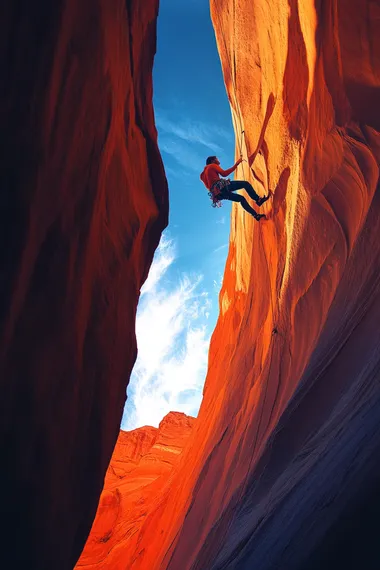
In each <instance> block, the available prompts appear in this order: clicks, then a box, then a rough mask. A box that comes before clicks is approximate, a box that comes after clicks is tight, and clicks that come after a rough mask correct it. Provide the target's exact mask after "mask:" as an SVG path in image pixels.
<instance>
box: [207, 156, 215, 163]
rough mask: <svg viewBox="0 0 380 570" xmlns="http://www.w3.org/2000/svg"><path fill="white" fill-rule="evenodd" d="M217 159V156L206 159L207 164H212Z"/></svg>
mask: <svg viewBox="0 0 380 570" xmlns="http://www.w3.org/2000/svg"><path fill="white" fill-rule="evenodd" d="M215 159H216V156H209V157H208V158H207V159H206V164H212V163H213V162H214V160H215Z"/></svg>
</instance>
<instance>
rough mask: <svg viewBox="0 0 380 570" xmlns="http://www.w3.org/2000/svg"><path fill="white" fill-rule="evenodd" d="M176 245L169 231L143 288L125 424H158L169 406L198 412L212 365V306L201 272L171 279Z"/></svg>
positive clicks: (137, 425) (127, 428)
mask: <svg viewBox="0 0 380 570" xmlns="http://www.w3.org/2000/svg"><path fill="white" fill-rule="evenodd" d="M174 261H175V244H174V243H173V241H171V240H168V239H167V238H166V237H165V236H164V237H163V238H162V239H161V242H160V245H159V247H158V249H157V252H156V255H155V258H154V261H153V264H152V267H151V270H150V273H149V276H148V279H147V281H146V283H145V285H144V287H143V288H142V291H141V298H140V303H139V308H138V312H137V321H136V335H137V344H138V358H137V361H136V364H135V367H134V369H133V372H132V376H131V381H130V384H129V387H128V400H127V404H126V406H125V410H124V417H123V421H122V428H123V429H126V430H130V429H135V428H136V427H139V426H143V425H153V426H158V424H159V422H160V421H161V420H162V418H163V417H164V416H165V415H166V414H167V413H168V412H169V411H181V412H184V413H186V414H189V415H196V414H197V412H198V408H199V405H200V402H201V399H202V390H203V384H204V379H205V374H206V369H207V355H208V347H209V341H210V339H209V336H208V333H207V330H206V323H207V318H208V315H209V309H210V304H211V302H210V300H209V297H208V294H207V293H206V292H205V291H202V290H201V288H200V284H201V281H202V277H201V276H199V275H198V276H189V275H183V276H182V277H181V278H180V279H179V280H178V282H175V283H173V282H171V281H170V280H169V279H168V278H167V271H168V269H169V268H170V267H171V266H172V264H173V263H174Z"/></svg>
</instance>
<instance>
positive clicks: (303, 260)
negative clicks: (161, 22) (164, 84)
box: [120, 0, 380, 570]
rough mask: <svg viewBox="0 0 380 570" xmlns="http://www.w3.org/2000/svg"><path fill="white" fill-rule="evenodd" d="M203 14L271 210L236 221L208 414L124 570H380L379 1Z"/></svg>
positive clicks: (225, 1) (292, 1)
mask: <svg viewBox="0 0 380 570" xmlns="http://www.w3.org/2000/svg"><path fill="white" fill-rule="evenodd" d="M211 10H212V18H213V22H214V26H215V30H216V36H217V41H218V46H219V52H220V55H221V60H222V65H223V70H224V76H225V82H226V88H227V92H228V96H229V99H230V102H231V107H232V112H233V118H234V123H235V131H236V137H237V140H238V141H240V138H241V131H244V136H243V154H244V156H245V158H247V159H248V163H247V162H246V163H243V164H242V166H241V167H240V168H239V171H238V173H237V178H242V177H245V178H247V177H249V179H250V180H251V182H252V183H253V184H254V185H255V187H256V189H257V190H258V192H259V193H260V194H264V193H265V192H266V191H267V190H268V189H272V190H273V192H274V197H273V199H272V200H271V201H269V202H268V203H267V204H265V206H263V208H262V210H263V211H264V212H266V213H267V214H268V216H269V220H268V221H266V222H260V223H257V222H255V220H254V219H253V218H252V217H250V216H249V215H248V214H247V213H245V212H244V211H243V210H242V209H240V208H238V207H234V209H233V214H232V221H231V240H230V248H229V254H228V259H227V263H226V270H225V276H224V282H223V286H222V290H221V293H220V317H219V321H218V324H217V327H216V330H215V332H214V335H213V338H212V342H211V347H210V356H209V370H208V375H207V379H206V384H205V388H204V399H203V402H202V406H201V409H200V413H199V416H198V418H197V420H196V421H195V423H194V426H193V430H192V433H191V436H190V439H189V441H188V443H187V445H186V447H185V449H184V451H183V453H182V455H181V457H180V460H179V462H178V464H177V465H176V466H175V467H174V468H173V470H172V472H171V474H170V475H169V477H168V482H167V485H166V486H165V488H164V489H163V490H162V492H161V496H160V497H159V500H158V501H156V502H155V505H154V508H153V509H150V511H148V512H147V513H146V520H145V522H144V524H143V525H142V528H141V530H140V533H139V537H138V539H137V541H136V539H134V541H135V549H134V552H133V554H132V555H131V556H130V555H129V554H128V556H126V557H125V560H124V565H122V566H120V568H124V569H125V570H127V569H128V570H132V569H133V570H137V569H139V570H158V569H160V570H164V569H165V570H166V569H170V570H179V569H181V570H190V569H191V570H217V569H218V570H221V569H235V568H236V569H239V570H241V569H252V568H257V569H260V570H266V569H275V568H276V569H277V568H281V569H282V570H290V569H292V570H293V569H294V570H296V569H297V570H301V569H302V570H304V569H313V568H315V569H319V568H337V567H346V568H351V567H354V568H359V567H363V568H364V567H365V568H378V567H379V565H380V557H379V553H378V549H377V546H376V540H375V539H376V536H374V535H375V534H376V533H375V532H374V529H376V528H377V526H376V525H375V524H374V523H373V515H374V514H375V515H376V516H377V519H378V516H379V513H380V504H379V499H378V497H379V491H380V456H379V453H378V448H379V444H380V413H379V412H380V389H379V382H380V352H379V351H380V349H379V347H380V327H379V322H380V271H379V268H380V263H379V262H380V240H379V232H380V192H379V187H378V183H379V160H380V135H379V130H380V105H379V95H380V6H379V2H377V1H369V0H368V1H364V0H363V1H355V0H345V1H344V2H343V0H339V1H338V0H327V1H325V2H320V1H314V0H306V1H302V2H299V1H297V0H289V1H285V0H274V1H273V2H271V3H270V4H269V3H268V2H267V1H266V0H256V1H255V2H251V1H249V0H218V1H217V0H212V1H211ZM200 199H201V198H200Z"/></svg>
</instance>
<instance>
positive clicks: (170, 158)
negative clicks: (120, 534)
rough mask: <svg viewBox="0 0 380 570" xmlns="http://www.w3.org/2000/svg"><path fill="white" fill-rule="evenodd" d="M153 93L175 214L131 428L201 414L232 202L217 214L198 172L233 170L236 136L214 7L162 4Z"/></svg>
mask: <svg viewBox="0 0 380 570" xmlns="http://www.w3.org/2000/svg"><path fill="white" fill-rule="evenodd" d="M153 85H154V108H155V115H156V125H157V130H158V142H159V147H160V150H161V154H162V158H163V161H164V165H165V170H166V175H167V178H168V183H169V200H170V214H169V226H168V229H167V230H166V231H165V232H164V235H163V238H162V240H161V244H160V246H159V248H158V250H157V251H156V254H155V258H154V261H153V265H152V268H151V271H150V274H149V277H148V280H147V282H146V283H145V285H144V287H143V288H142V294H141V298H140V303H139V308H138V315H137V323H136V334H137V344H138V351H139V354H138V358H137V361H136V364H135V367H134V370H133V372H132V376H131V381H130V384H129V386H128V391H127V394H128V400H127V404H126V406H125V410H124V417H123V421H122V428H123V429H126V430H131V429H135V428H137V427H140V426H142V425H154V426H158V423H159V422H160V421H161V419H162V418H163V417H164V416H165V415H166V414H167V413H168V412H169V411H182V412H185V413H187V414H190V415H196V414H197V412H198V409H199V405H200V402H201V397H202V389H203V384H204V379H205V375H206V369H207V352H208V345H209V341H210V336H211V334H212V331H213V329H214V327H215V323H216V319H217V316H218V294H219V290H220V285H221V279H222V274H223V272H224V264H225V260H226V255H227V247H228V238H229V229H230V212H231V204H230V203H229V202H224V203H223V206H222V208H218V209H216V208H212V207H211V202H210V199H209V197H208V196H207V191H206V189H205V188H204V186H203V185H202V183H201V181H200V180H199V174H200V172H201V171H202V169H203V167H204V164H205V158H206V157H207V156H209V155H214V154H215V155H217V156H218V157H219V159H220V160H221V163H222V166H223V167H224V168H227V167H229V166H231V165H232V164H233V162H234V132H233V129H232V121H231V112H230V107H229V103H228V100H227V95H226V92H225V87H224V82H223V77H222V71H221V65H220V60H219V55H218V52H217V49H216V43H215V35H214V30H213V27H212V24H211V18H210V12H209V3H208V1H207V0H191V2H178V0H161V1H160V13H159V18H158V39H157V54H156V58H155V65H154V71H153Z"/></svg>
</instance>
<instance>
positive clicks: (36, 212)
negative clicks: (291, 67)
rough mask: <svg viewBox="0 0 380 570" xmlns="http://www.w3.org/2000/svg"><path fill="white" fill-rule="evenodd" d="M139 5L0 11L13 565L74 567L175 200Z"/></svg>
mask: <svg viewBox="0 0 380 570" xmlns="http://www.w3.org/2000/svg"><path fill="white" fill-rule="evenodd" d="M143 5H144V7H143V9H141V6H142V4H141V2H140V1H138V0H128V1H127V2H125V1H124V0H98V1H96V2H93V1H92V0H81V1H80V2H78V1H77V0H54V1H51V2H50V1H44V0H35V1H30V0H20V1H17V2H14V0H5V1H4V2H2V5H1V8H0V28H1V46H2V47H1V50H0V75H1V88H0V103H1V104H0V142H1V151H0V165H1V167H0V187H1V208H0V216H1V222H0V243H1V247H0V306H1V325H0V334H1V343H0V371H1V376H0V378H1V398H0V457H1V469H0V483H1V486H2V489H3V497H2V499H1V514H2V516H1V527H2V528H1V533H0V536H1V541H2V554H1V566H2V567H3V568H9V569H11V568H12V569H14V570H18V569H19V568H20V569H22V570H26V569H27V570H71V569H72V568H73V566H74V565H75V562H76V561H77V559H78V557H79V555H80V553H81V551H82V549H83V546H84V544H85V541H86V539H87V536H88V533H89V531H90V528H91V525H92V522H93V520H94V516H95V513H96V509H97V504H98V500H99V496H100V493H101V490H102V487H103V482H104V475H105V473H106V470H107V467H108V464H109V461H110V458H111V455H112V452H113V449H114V446H115V443H116V440H117V437H118V434H119V429H120V421H121V416H122V412H123V407H124V402H125V392H126V386H127V383H128V380H129V375H130V372H131V369H132V367H133V364H134V361H135V358H136V340H135V313H136V306H137V302H138V297H139V291H140V287H141V285H142V283H143V282H144V280H145V278H146V276H147V273H148V270H149V267H150V264H151V261H152V257H153V253H154V250H155V248H156V247H157V244H158V242H159V239H160V235H161V231H162V229H163V228H164V227H165V226H166V224H167V212H168V199H167V183H166V178H165V174H164V170H163V166H162V162H161V158H160V155H159V152H158V147H157V133H156V129H155V126H154V116H153V108H152V77H151V72H152V65H153V56H154V53H155V48H156V16H157V10H158V1H157V0H144V3H143Z"/></svg>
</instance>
